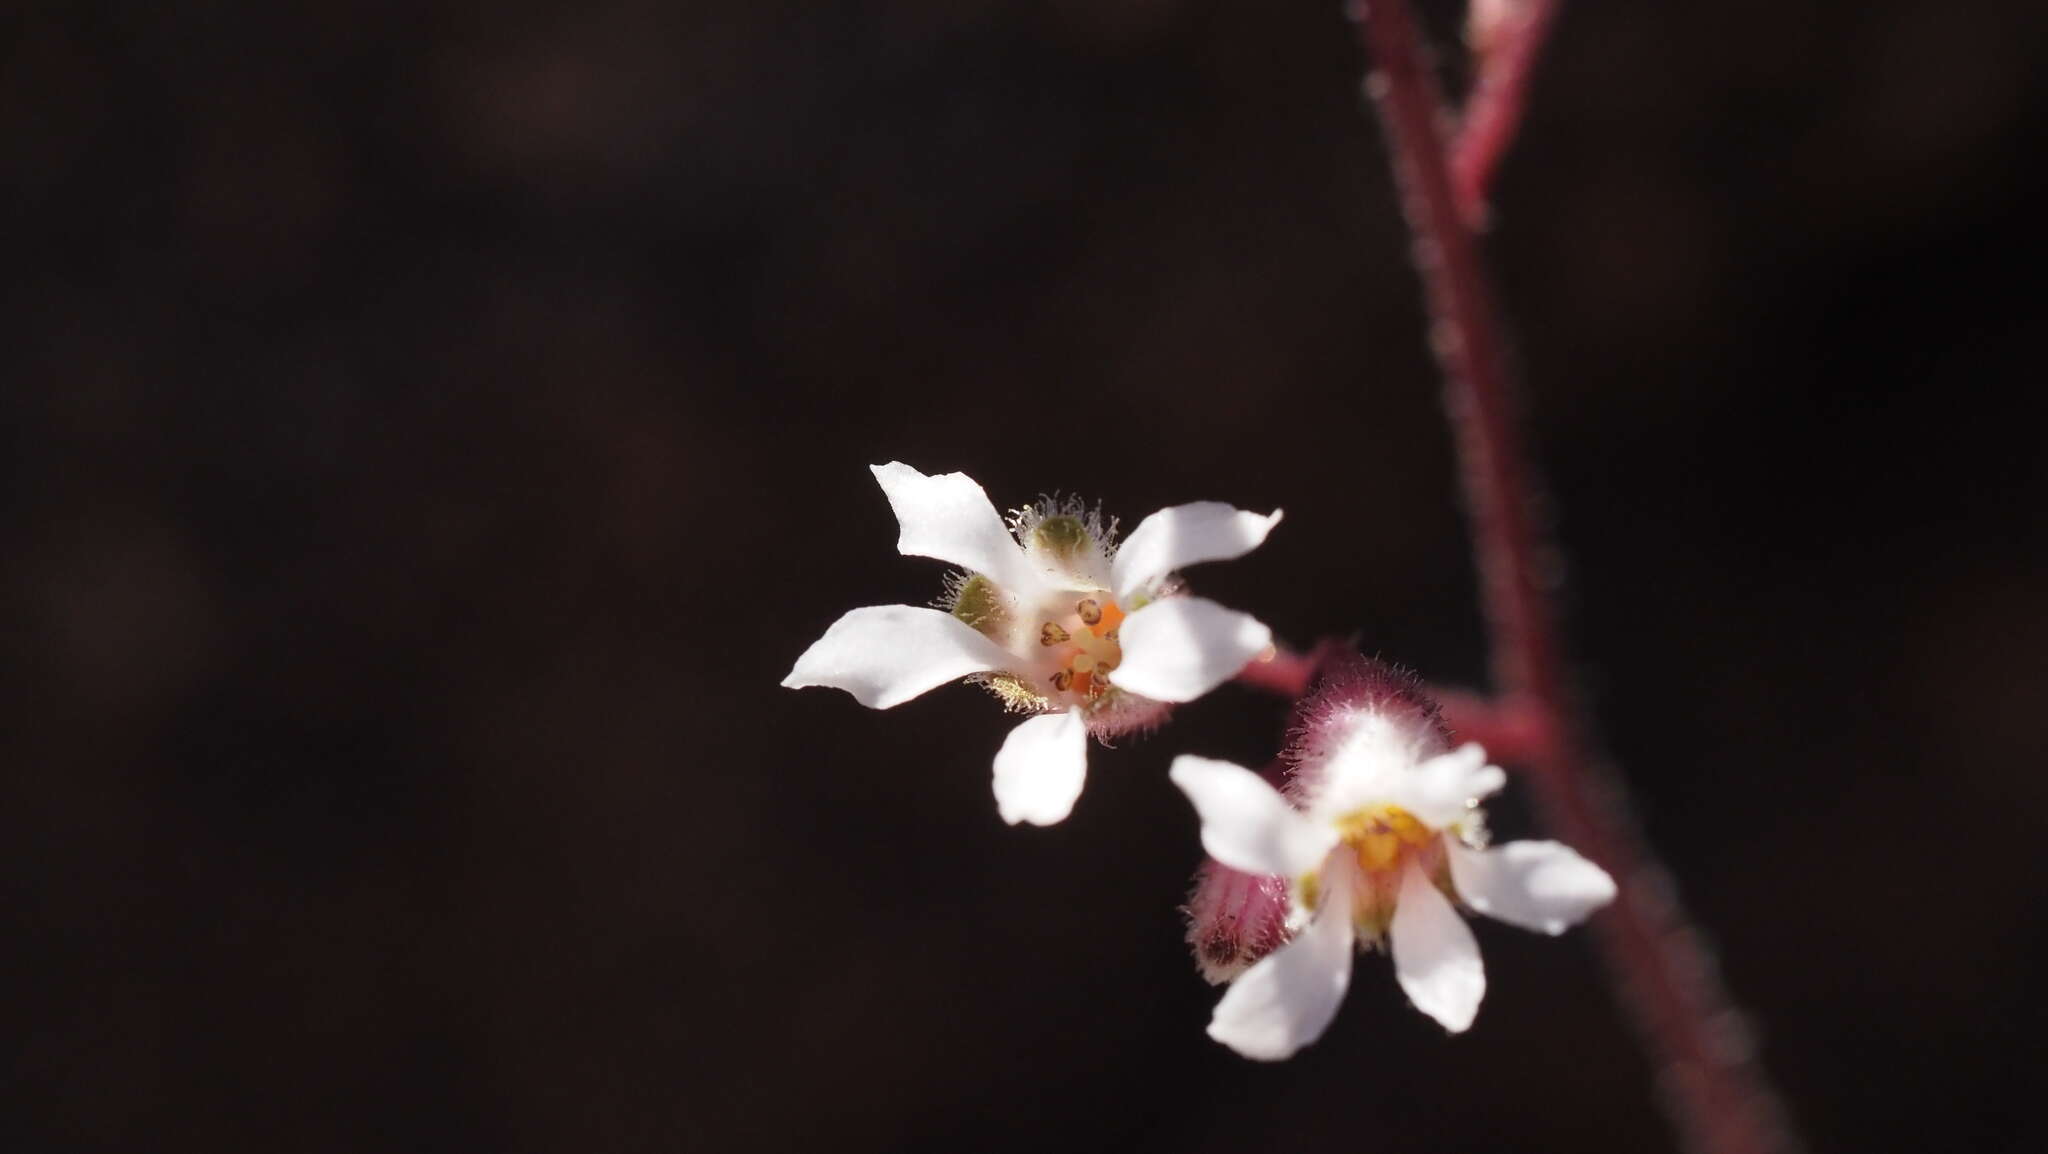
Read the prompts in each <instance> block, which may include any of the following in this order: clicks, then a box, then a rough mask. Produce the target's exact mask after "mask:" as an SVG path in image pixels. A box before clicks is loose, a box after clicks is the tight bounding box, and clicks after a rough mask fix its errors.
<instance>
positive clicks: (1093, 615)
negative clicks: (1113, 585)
mask: <svg viewBox="0 0 2048 1154" xmlns="http://www.w3.org/2000/svg"><path fill="white" fill-rule="evenodd" d="M1074 612H1076V613H1079V614H1080V615H1081V624H1083V625H1096V624H1099V623H1101V621H1102V605H1101V603H1100V602H1098V601H1096V600H1095V598H1093V597H1083V598H1082V599H1081V603H1080V604H1079V605H1076V606H1074Z"/></svg>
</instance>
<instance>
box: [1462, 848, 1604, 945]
mask: <svg viewBox="0 0 2048 1154" xmlns="http://www.w3.org/2000/svg"><path fill="white" fill-rule="evenodd" d="M1444 840H1445V843H1446V844H1447V845H1449V846H1450V851H1451V880H1452V881H1453V882H1455V883H1457V886H1458V896H1459V897H1461V898H1463V899H1465V904H1466V905H1468V906H1471V907H1472V908H1473V909H1475V910H1478V911H1479V912H1480V913H1482V914H1485V915H1486V916H1487V917H1490V918H1498V919H1500V920H1501V921H1504V922H1506V923H1508V924H1509V925H1511V926H1520V927H1522V928H1523V929H1525V930H1537V931H1540V932H1542V933H1546V934H1561V933H1563V932H1564V931H1565V929H1566V927H1569V926H1574V925H1577V924H1578V923H1580V922H1582V921H1584V920H1586V917H1587V915H1589V914H1591V913H1592V912H1593V911H1594V910H1597V909H1599V908H1600V907H1601V906H1604V905H1606V904H1607V903H1608V902H1611V901H1613V900H1614V879H1613V878H1611V877H1608V876H1607V871H1606V870H1603V869H1601V868H1600V867H1599V866H1596V865H1594V864H1593V863H1592V862H1589V861H1587V860H1586V859H1585V858H1583V857H1580V856H1579V854H1578V851H1577V850H1574V849H1572V848H1571V847H1570V846H1567V845H1562V844H1560V843H1558V842H1554V841H1511V842H1509V843H1508V844H1506V845H1503V846H1496V847H1494V848H1493V849H1488V850H1477V849H1468V848H1466V847H1465V846H1462V845H1458V844H1456V843H1455V842H1452V841H1451V839H1449V838H1446V839H1444Z"/></svg>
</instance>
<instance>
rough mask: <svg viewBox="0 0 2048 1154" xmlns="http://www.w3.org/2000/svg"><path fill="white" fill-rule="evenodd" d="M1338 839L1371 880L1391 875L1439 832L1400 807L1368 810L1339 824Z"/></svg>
mask: <svg viewBox="0 0 2048 1154" xmlns="http://www.w3.org/2000/svg"><path fill="white" fill-rule="evenodd" d="M1337 832H1338V836H1340V837H1342V838H1343V839H1344V844H1345V845H1347V846H1350V847H1351V852H1352V854H1353V855H1354V856H1355V857H1357V858H1358V868H1359V869H1361V870H1364V871H1365V873H1366V875H1367V876H1368V877H1371V876H1374V875H1384V874H1388V873H1391V872H1393V871H1394V870H1395V868H1396V867H1398V866H1399V865H1400V864H1401V860H1402V858H1403V857H1404V856H1406V855H1409V854H1412V853H1414V852H1415V851H1417V850H1419V849H1421V848H1422V847H1424V846H1426V845H1428V844H1429V842H1430V839H1432V838H1434V837H1435V836H1436V831H1434V830H1432V829H1430V828H1429V827H1428V826H1426V825H1423V824H1422V822H1420V821H1418V820H1417V819H1416V817H1415V815H1414V814H1412V813H1409V812H1408V811H1407V810H1405V809H1402V808H1401V807H1400V806H1398V805H1375V806H1368V807H1366V808H1365V809H1361V810H1359V811H1358V812H1356V813H1353V814H1349V815H1346V816H1345V817H1344V818H1342V819H1341V820H1339V821H1338V822H1337Z"/></svg>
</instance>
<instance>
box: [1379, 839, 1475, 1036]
mask: <svg viewBox="0 0 2048 1154" xmlns="http://www.w3.org/2000/svg"><path fill="white" fill-rule="evenodd" d="M1396 902H1397V904H1396V905H1395V907H1394V921H1393V924H1392V925H1390V926H1388V927H1387V934H1388V936H1389V937H1390V938H1392V939H1393V953H1394V977H1395V978H1397V979H1398V980H1399V981H1400V983H1401V989H1402V990H1404V991H1406V993H1407V994H1408V1000H1409V1001H1411V1002H1414V1003H1415V1008H1416V1009H1418V1010H1421V1011H1422V1012H1423V1013H1425V1014H1428V1015H1429V1016H1430V1017H1432V1018H1435V1019H1436V1020H1437V1021H1438V1022H1439V1023H1441V1024H1442V1026H1443V1028H1444V1029H1446V1030H1449V1031H1450V1032H1451V1033H1453V1034H1456V1033H1460V1032H1462V1031H1463V1030H1464V1029H1465V1028H1466V1027H1467V1026H1470V1025H1471V1024H1472V1018H1473V1016H1474V1015H1476V1014H1477V1013H1479V1000H1480V999H1481V998H1483V997H1485V996H1486V969H1485V967H1483V966H1482V965H1480V963H1479V943H1477V942H1475V941H1473V940H1472V930H1471V927H1469V926H1467V925H1466V924H1465V919H1464V918H1461V917H1459V916H1458V911H1457V910H1455V909H1453V908H1451V903H1450V901H1449V900H1448V899H1446V898H1445V897H1444V895H1443V894H1442V893H1441V892H1440V891H1439V890H1438V889H1437V888H1436V884H1435V883H1434V882H1431V881H1430V880H1429V875H1427V874H1425V873H1424V872H1423V871H1422V870H1420V869H1418V868H1416V867H1415V866H1412V865H1411V866H1409V867H1408V869H1407V871H1406V872H1405V873H1403V874H1402V876H1401V896H1400V897H1399V898H1397V899H1396Z"/></svg>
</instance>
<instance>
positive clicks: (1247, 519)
mask: <svg viewBox="0 0 2048 1154" xmlns="http://www.w3.org/2000/svg"><path fill="white" fill-rule="evenodd" d="M1279 523H1280V510H1278V509H1275V510H1273V511H1272V512H1271V513H1270V514H1268V515H1266V516H1264V517H1261V516H1259V515H1258V514H1257V513H1247V512H1244V511H1243V510H1241V509H1234V508H1232V507H1231V506H1229V505H1226V504H1224V503H1223V502H1221V501H1196V502H1195V503H1194V504H1192V505H1175V506H1174V507H1173V508H1171V509H1161V510H1159V511H1158V512H1157V513H1154V514H1152V515H1151V516H1150V517H1147V518H1145V519H1144V520H1143V521H1140V522H1138V527H1137V528H1135V529H1133V530H1131V535H1130V536H1129V537H1126V538H1124V543H1123V544H1122V545H1120V546H1118V548H1117V551H1116V560H1114V561H1112V562H1111V563H1110V568H1109V572H1110V580H1111V583H1112V585H1113V587H1114V588H1115V591H1116V599H1117V600H1118V601H1119V602H1123V603H1128V602H1129V601H1130V600H1131V597H1132V595H1133V594H1136V593H1142V592H1146V591H1149V590H1150V589H1151V588H1152V586H1154V585H1156V584H1158V582H1159V581H1160V580H1161V579H1162V578H1164V577H1165V576H1166V575H1167V574H1169V573H1171V572H1173V571H1174V570H1176V569H1185V568H1187V567H1188V566H1190V565H1195V564H1199V563H1201V562H1203V561H1228V560H1229V559H1230V558H1232V557H1242V556H1244V555H1245V554H1246V553H1249V552H1251V551H1252V550H1253V549H1256V548H1258V547H1259V542H1261V541H1264V540H1265V539H1266V534H1267V533H1270V532H1272V531H1273V526H1275V525H1278V524H1279Z"/></svg>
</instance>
